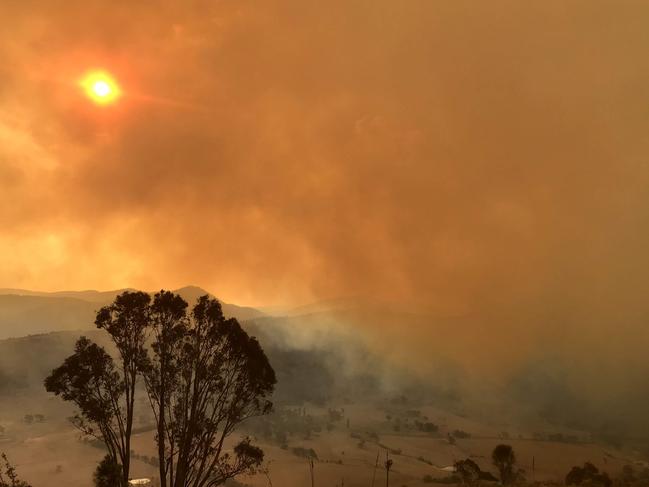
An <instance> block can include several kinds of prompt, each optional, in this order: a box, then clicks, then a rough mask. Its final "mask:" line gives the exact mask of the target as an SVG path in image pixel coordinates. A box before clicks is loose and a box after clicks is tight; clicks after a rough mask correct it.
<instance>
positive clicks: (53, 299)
mask: <svg viewBox="0 0 649 487" xmlns="http://www.w3.org/2000/svg"><path fill="white" fill-rule="evenodd" d="M126 290H127V289H118V290H114V291H103V292H100V291H60V292H51V293H48V292H39V291H29V290H25V289H0V339H2V338H12V337H21V336H27V335H34V334H40V333H49V332H53V331H72V330H91V329H94V328H95V326H94V321H95V314H96V312H97V310H99V308H101V307H102V306H105V305H107V304H109V303H111V302H112V301H113V300H114V299H115V296H117V295H118V294H120V293H122V292H124V291H126ZM174 292H176V293H178V294H180V295H181V296H182V297H183V298H184V299H185V300H186V301H187V302H188V303H189V304H190V306H191V305H192V304H193V303H194V302H196V299H197V298H198V297H199V296H202V295H204V294H210V293H208V292H207V291H205V290H204V289H201V288H199V287H196V286H187V287H183V288H180V289H177V290H175V291H174ZM210 296H212V295H211V294H210ZM221 304H222V306H223V313H224V314H225V316H231V317H234V318H237V319H238V320H240V321H245V320H249V319H252V318H259V317H262V316H264V314H263V313H262V312H261V311H258V310H256V309H254V308H249V307H244V306H237V305H234V304H228V303H223V302H221Z"/></svg>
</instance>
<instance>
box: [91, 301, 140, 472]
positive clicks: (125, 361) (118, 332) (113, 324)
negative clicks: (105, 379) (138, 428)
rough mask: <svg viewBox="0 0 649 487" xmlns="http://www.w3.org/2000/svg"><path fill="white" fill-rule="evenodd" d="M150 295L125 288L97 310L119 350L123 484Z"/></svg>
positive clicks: (100, 325)
mask: <svg viewBox="0 0 649 487" xmlns="http://www.w3.org/2000/svg"><path fill="white" fill-rule="evenodd" d="M150 301H151V297H150V296H149V295H148V294H147V293H143V292H141V291H135V292H130V291H126V292H124V293H122V294H120V295H119V296H117V297H116V298H115V301H113V303H112V304H111V305H109V306H104V307H103V308H101V309H100V310H99V312H98V313H97V318H96V319H95V325H97V328H103V329H104V330H106V331H107V332H108V334H109V335H110V337H111V339H112V341H113V342H114V343H115V347H116V348H117V351H118V353H119V357H120V364H119V367H120V369H121V372H122V382H121V384H122V385H123V391H124V412H125V414H124V421H123V423H122V424H120V440H121V441H122V443H123V445H124V451H125V452H126V454H125V455H123V457H122V458H120V460H121V464H122V472H123V480H124V485H126V484H127V483H128V478H129V470H130V456H129V452H130V451H131V432H132V430H133V418H134V408H135V384H136V382H137V378H138V376H139V374H140V372H141V370H142V366H143V363H144V357H145V350H144V343H145V341H146V331H147V327H148V325H149V303H150Z"/></svg>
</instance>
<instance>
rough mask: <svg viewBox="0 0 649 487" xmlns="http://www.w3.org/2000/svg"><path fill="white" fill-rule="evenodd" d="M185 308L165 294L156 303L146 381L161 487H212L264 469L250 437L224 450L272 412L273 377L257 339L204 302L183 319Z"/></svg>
mask: <svg viewBox="0 0 649 487" xmlns="http://www.w3.org/2000/svg"><path fill="white" fill-rule="evenodd" d="M183 303H184V302H181V301H180V300H178V299H177V298H176V297H174V296H173V295H171V294H170V293H164V292H161V293H159V294H158V295H157V296H156V299H154V303H153V306H152V311H151V316H152V318H153V322H152V323H153V324H152V326H153V328H154V330H155V334H156V336H155V339H154V343H153V347H152V351H153V357H152V358H151V359H150V360H149V362H148V365H147V367H146V368H145V377H146V381H145V382H146V385H147V389H148V390H149V395H150V397H151V399H152V400H151V404H152V407H153V410H154V414H155V415H156V418H157V420H158V427H162V428H163V429H164V434H160V433H159V434H158V435H157V441H158V443H159V444H158V447H159V451H163V456H162V457H161V458H160V463H161V464H165V468H164V475H165V477H166V481H165V482H166V484H163V485H168V486H170V487H212V486H215V485H219V484H221V483H223V482H225V481H226V480H227V479H229V478H232V477H234V476H236V475H238V474H239V473H242V472H245V471H249V470H251V469H253V468H255V467H258V466H259V465H261V463H262V460H263V452H262V450H261V449H259V448H257V447H255V446H253V445H252V444H251V443H250V440H249V439H248V438H245V439H243V440H242V441H241V442H240V443H238V444H237V445H236V446H235V447H234V451H233V453H232V454H230V453H227V452H225V451H224V444H225V440H226V439H227V438H228V437H229V436H230V435H231V434H232V433H233V432H234V431H235V430H236V428H237V427H238V426H239V424H240V423H241V422H242V421H245V420H246V419H247V418H250V417H253V416H258V415H262V414H267V413H268V412H270V410H271V407H272V404H271V402H270V401H269V400H268V399H267V398H268V396H269V395H270V394H271V393H272V391H273V389H274V385H275V382H276V380H275V372H274V371H273V369H272V367H271V366H270V364H269V362H268V359H267V357H266V355H265V354H264V352H263V350H262V348H261V346H260V345H259V343H258V342H257V340H256V339H255V338H252V337H250V336H248V334H247V333H246V332H245V331H244V330H243V329H242V328H241V326H240V325H239V323H238V322H237V320H235V319H233V318H231V319H225V318H224V316H223V312H222V310H221V305H220V304H219V302H218V301H217V300H215V299H210V298H209V297H208V296H202V297H201V298H199V299H198V301H197V303H196V305H195V306H194V308H193V310H192V312H191V315H190V316H188V317H186V316H185V307H186V305H183ZM163 402H164V404H165V407H164V408H161V404H163ZM161 442H164V443H162V444H160V443H161ZM162 471H163V470H162V469H161V473H162Z"/></svg>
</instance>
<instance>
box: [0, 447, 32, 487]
mask: <svg viewBox="0 0 649 487" xmlns="http://www.w3.org/2000/svg"><path fill="white" fill-rule="evenodd" d="M2 461H3V462H4V466H3V467H2V468H0V487H31V486H30V485H29V484H28V483H27V482H25V481H23V480H20V479H19V478H18V474H17V473H16V468H15V467H14V466H13V465H12V464H11V463H9V460H8V459H7V455H5V454H4V453H3V454H2Z"/></svg>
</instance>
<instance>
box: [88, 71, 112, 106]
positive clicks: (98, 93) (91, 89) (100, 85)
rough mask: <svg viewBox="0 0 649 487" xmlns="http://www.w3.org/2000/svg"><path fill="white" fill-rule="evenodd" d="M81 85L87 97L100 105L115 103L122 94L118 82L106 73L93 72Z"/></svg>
mask: <svg viewBox="0 0 649 487" xmlns="http://www.w3.org/2000/svg"><path fill="white" fill-rule="evenodd" d="M79 84H80V85H81V87H82V88H83V89H84V91H85V93H86V95H87V96H88V97H89V98H90V99H91V100H92V101H93V102H95V103H97V104H99V105H108V104H110V103H114V102H115V101H116V100H117V99H118V98H119V97H120V96H121V94H122V90H121V89H120V87H119V85H118V84H117V81H115V79H114V78H113V77H112V76H111V75H110V74H108V73H106V72H105V71H91V72H89V73H87V74H86V75H85V76H84V77H83V79H82V80H81V81H80V83H79Z"/></svg>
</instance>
